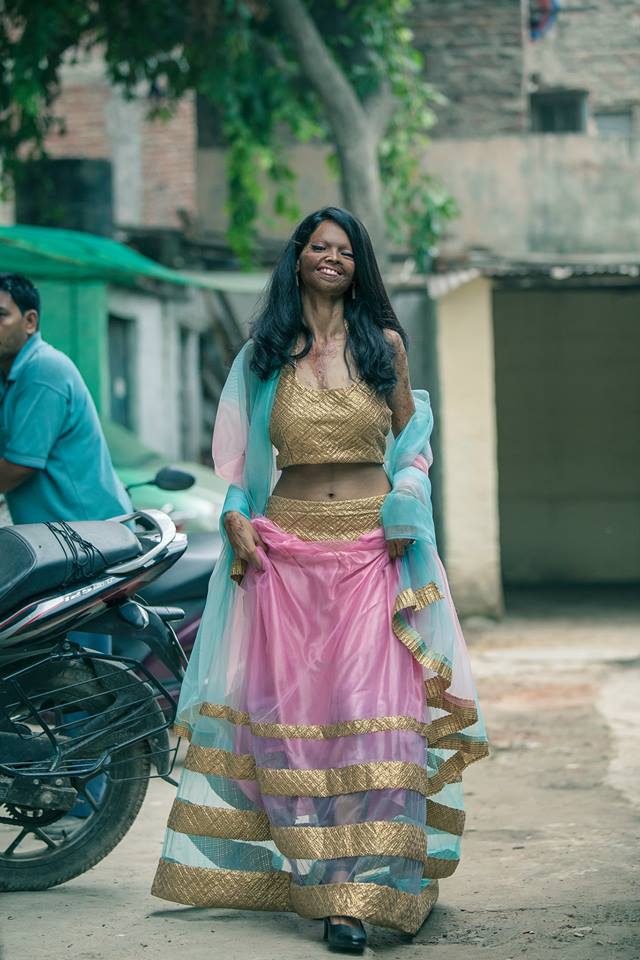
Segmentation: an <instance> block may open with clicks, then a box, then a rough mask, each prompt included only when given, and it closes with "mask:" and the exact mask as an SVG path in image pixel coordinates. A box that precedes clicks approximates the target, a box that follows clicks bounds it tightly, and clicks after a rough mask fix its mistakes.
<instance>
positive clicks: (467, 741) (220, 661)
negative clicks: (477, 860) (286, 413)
mask: <svg viewBox="0 0 640 960" xmlns="http://www.w3.org/2000/svg"><path fill="white" fill-rule="evenodd" d="M251 351H252V343H251V341H250V342H249V343H247V344H246V345H245V347H243V349H242V350H241V351H240V353H239V354H238V356H237V357H236V359H235V361H234V363H233V366H232V369H231V371H230V374H229V377H228V379H227V382H226V384H225V386H224V389H223V392H222V395H221V399H220V404H219V409H218V415H217V418H216V426H215V430H214V437H213V458H214V464H215V469H216V472H217V473H218V475H219V476H221V477H223V478H224V479H226V480H227V481H228V482H229V484H230V486H229V490H228V494H227V498H226V500H225V504H224V507H223V516H224V513H227V512H228V511H231V510H237V511H239V512H240V513H242V514H243V515H244V516H246V517H248V518H251V517H256V516H261V515H263V514H264V512H265V508H266V504H267V500H268V498H269V495H270V493H271V491H272V490H273V488H274V486H275V483H276V481H277V478H278V473H277V469H276V465H275V451H274V448H273V445H272V443H271V439H270V434H269V421H270V418H271V410H272V407H273V401H274V397H275V393H276V389H277V386H278V378H279V374H276V375H275V376H274V377H272V378H271V379H269V380H267V381H261V380H260V379H259V378H258V377H257V376H256V375H255V374H254V373H253V371H251V369H250V360H251ZM413 396H414V402H415V412H414V414H413V416H412V417H411V419H410V420H409V422H408V423H407V425H406V426H405V428H404V429H403V430H402V432H401V433H400V434H399V435H398V436H397V437H395V438H394V437H393V436H391V435H390V436H389V437H388V441H387V452H386V458H385V470H386V472H387V476H388V477H389V480H390V483H391V484H392V491H391V492H390V493H389V494H388V495H387V497H386V499H385V502H384V505H383V508H382V515H381V521H382V525H383V527H384V530H385V536H386V538H387V539H396V538H406V539H410V540H412V541H414V542H413V543H412V545H411V546H410V547H409V548H408V549H407V550H406V552H405V554H404V557H403V559H402V561H401V563H400V582H399V587H398V595H397V597H396V600H395V604H394V608H393V610H392V611H390V616H391V617H392V627H393V631H394V634H395V636H396V637H397V639H398V640H399V641H400V642H401V643H403V644H405V646H406V647H407V648H408V649H409V650H410V651H411V654H412V656H413V657H414V658H415V659H416V660H417V661H418V662H419V663H420V664H421V666H422V668H423V671H424V684H425V714H426V720H427V722H428V727H427V731H428V732H427V738H426V752H425V766H426V769H427V772H428V776H429V783H430V789H429V809H430V810H431V814H430V816H429V821H428V825H427V830H428V836H429V852H430V858H431V862H432V863H435V864H436V868H435V869H433V870H432V871H431V872H432V876H431V878H426V879H425V881H424V882H425V884H428V882H429V879H431V880H433V879H437V878H438V877H444V876H448V875H449V874H450V873H452V872H453V870H454V869H455V866H456V864H457V862H458V859H459V846H460V837H461V833H462V823H463V820H464V812H463V802H462V787H461V783H460V776H461V773H462V771H463V770H464V768H465V767H466V766H467V765H468V764H469V763H471V762H473V761H474V760H477V759H479V758H480V757H482V756H485V755H486V753H487V737H486V732H485V728H484V723H483V720H482V717H481V713H480V709H479V706H478V702H477V696H476V691H475V687H474V684H473V679H472V677H471V672H470V668H469V661H468V656H467V652H466V647H465V644H464V639H463V637H462V633H461V630H460V626H459V623H458V618H457V616H456V612H455V608H454V605H453V602H452V599H451V595H450V592H449V587H448V584H447V580H446V575H445V572H444V569H443V567H442V564H441V562H440V559H439V557H438V553H437V547H436V538H435V532H434V524H433V513H432V507H431V484H430V480H429V475H428V471H429V467H430V465H431V460H432V457H431V449H430V446H429V441H430V437H431V431H432V428H433V415H432V411H431V405H430V401H429V395H428V393H427V392H426V391H423V390H416V391H414V393H413ZM221 531H222V537H223V542H224V546H223V550H222V554H221V557H220V559H219V561H218V563H217V565H216V569H215V570H214V572H213V575H212V577H211V581H210V585H209V593H208V598H207V605H206V609H205V612H204V615H203V618H202V622H201V625H200V629H199V632H198V637H197V640H196V644H195V647H194V650H193V652H192V655H191V659H190V663H189V667H188V670H187V675H186V677H185V680H184V683H183V686H182V692H181V696H180V702H179V707H178V721H177V729H178V732H180V733H182V734H183V735H185V736H188V737H190V736H191V733H192V731H193V728H194V727H195V725H196V722H197V720H198V717H199V715H200V708H201V705H202V704H203V703H209V704H225V703H226V702H228V699H229V690H228V689H227V682H228V677H229V676H230V675H231V673H232V670H231V669H230V658H232V657H233V652H232V644H231V642H230V638H231V635H232V634H233V620H234V616H235V610H236V604H237V603H238V602H239V600H240V598H239V594H241V593H242V591H241V590H239V588H238V586H237V584H236V583H235V582H234V581H233V580H232V579H231V577H230V573H231V564H232V560H233V557H232V552H231V549H230V545H229V542H228V539H227V536H226V532H225V529H224V524H222V523H221Z"/></svg>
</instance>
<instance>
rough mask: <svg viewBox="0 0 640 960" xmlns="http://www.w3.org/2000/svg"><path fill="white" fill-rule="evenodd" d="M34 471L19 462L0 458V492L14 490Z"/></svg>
mask: <svg viewBox="0 0 640 960" xmlns="http://www.w3.org/2000/svg"><path fill="white" fill-rule="evenodd" d="M34 473H35V469H34V468H33V467H23V466H21V464H19V463H11V461H10V460H0V493H7V492H8V491H9V490H15V488H16V487H19V486H20V484H21V483H24V482H25V480H28V479H29V477H30V476H32V474H34Z"/></svg>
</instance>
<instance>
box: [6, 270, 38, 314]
mask: <svg viewBox="0 0 640 960" xmlns="http://www.w3.org/2000/svg"><path fill="white" fill-rule="evenodd" d="M0 290H3V291H4V293H8V294H9V296H10V297H11V299H12V300H13V302H14V303H15V305H16V306H17V308H18V310H19V311H20V313H26V312H27V310H35V311H36V312H37V314H38V317H40V294H39V293H38V291H37V289H36V287H34V285H33V284H32V283H31V280H28V279H27V277H23V276H22V274H21V273H0Z"/></svg>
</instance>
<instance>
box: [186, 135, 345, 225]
mask: <svg viewBox="0 0 640 960" xmlns="http://www.w3.org/2000/svg"><path fill="white" fill-rule="evenodd" d="M330 152H331V151H330V148H329V147H327V146H325V145H323V144H320V143H310V144H301V145H299V146H292V147H291V150H290V152H289V163H290V164H291V167H292V169H293V170H295V172H296V174H297V179H296V181H295V183H294V184H293V185H292V187H291V190H292V191H293V193H294V197H295V199H296V201H297V203H298V205H299V207H300V212H301V218H302V217H303V216H306V214H307V213H311V211H312V210H317V209H319V208H320V207H324V206H326V205H328V204H335V203H337V204H341V203H342V201H341V198H340V184H339V182H338V181H337V180H336V179H335V178H334V177H333V176H331V174H330V172H329V168H328V166H327V156H328V155H329V153H330ZM225 157H226V151H225V150H223V149H220V148H215V147H201V148H199V149H198V154H197V186H198V189H197V203H198V219H199V221H200V222H201V223H202V224H203V226H204V227H205V228H207V229H209V230H217V231H220V230H226V229H227V224H228V216H227V211H226V202H227V196H228V191H227V181H226V167H225ZM264 189H265V203H264V204H263V208H262V209H263V211H264V215H263V216H262V217H261V219H260V223H259V229H260V231H261V233H262V234H263V235H264V236H267V237H288V236H289V235H290V234H291V233H292V232H293V226H292V224H291V222H290V221H288V220H283V219H282V218H279V217H277V216H275V215H274V214H273V213H272V209H273V202H272V201H273V194H274V190H273V188H272V187H271V186H270V185H269V183H268V182H267V181H266V180H265V183H264Z"/></svg>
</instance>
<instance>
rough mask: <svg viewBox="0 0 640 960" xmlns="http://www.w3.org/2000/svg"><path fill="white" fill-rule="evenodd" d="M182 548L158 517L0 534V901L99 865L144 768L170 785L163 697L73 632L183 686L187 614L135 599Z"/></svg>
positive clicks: (130, 808) (169, 703)
mask: <svg viewBox="0 0 640 960" xmlns="http://www.w3.org/2000/svg"><path fill="white" fill-rule="evenodd" d="M176 482H177V481H176ZM136 524H137V526H134V525H136ZM186 548H187V538H186V536H185V535H184V534H180V533H177V532H176V528H175V525H174V523H173V521H172V520H171V519H170V517H168V516H167V515H166V514H164V513H162V512H161V511H157V510H146V511H136V512H135V513H132V514H128V515H126V516H124V517H117V518H114V519H112V520H105V521H96V522H89V521H83V522H78V523H43V524H26V525H22V526H14V527H5V528H3V529H0V891H16V890H43V889H46V888H48V887H51V886H55V885H57V884H60V883H64V882H65V881H67V880H70V879H71V878H73V877H76V876H78V875H79V874H81V873H84V872H85V871H86V870H88V869H90V867H92V866H93V865H94V864H96V863H98V862H99V861H100V860H102V859H103V858H104V857H106V856H107V854H108V853H109V852H110V851H111V850H112V849H113V848H114V847H115V846H116V844H117V843H119V841H120V840H121V839H122V837H123V836H124V835H125V834H126V832H127V831H128V830H129V828H130V826H131V825H132V823H133V822H134V820H135V818H136V815H137V813H138V811H139V809H140V807H141V805H142V802H143V800H144V797H145V794H146V791H147V786H148V782H149V778H150V777H151V775H152V770H151V767H152V764H153V766H154V767H155V770H156V776H159V777H161V778H162V779H164V780H166V781H168V782H169V783H172V784H173V785H175V781H174V780H173V778H172V777H171V772H172V769H173V763H174V760H175V752H176V749H177V748H176V747H175V746H173V747H172V745H171V743H170V740H169V734H168V731H169V728H170V727H171V726H172V724H173V721H174V719H175V709H176V708H175V700H174V697H173V695H172V691H171V690H170V689H168V686H167V684H166V683H165V682H164V681H163V680H162V679H159V678H158V676H157V675H155V673H154V671H153V670H152V669H149V666H148V665H147V663H146V662H145V658H142V659H141V658H140V657H133V656H128V655H124V654H122V653H118V652H114V653H113V654H106V653H98V652H96V651H95V650H92V649H91V647H90V643H87V642H86V639H85V640H84V641H83V643H82V644H81V643H79V642H77V641H76V640H74V632H76V631H80V630H81V631H82V635H83V637H84V638H86V635H87V633H95V634H100V635H103V636H104V635H110V636H111V637H112V638H113V642H114V646H116V647H117V645H118V644H122V645H123V647H124V648H125V649H126V648H127V647H128V645H130V644H132V643H138V644H139V646H140V648H141V649H142V650H143V651H145V652H146V651H147V650H150V651H151V652H152V654H153V657H154V658H155V659H154V663H158V664H161V665H162V668H163V670H164V672H165V674H166V676H167V677H169V678H170V679H171V681H172V684H173V685H174V686H175V687H176V688H177V687H179V684H180V681H181V679H182V676H183V669H184V666H185V665H186V658H185V656H184V653H183V651H182V649H181V647H180V643H179V641H178V639H177V637H176V634H175V632H174V629H173V626H172V624H173V623H175V622H177V621H179V620H180V619H181V618H182V617H183V610H182V609H180V608H177V607H170V606H167V605H160V606H154V605H153V604H151V603H149V602H145V601H143V600H141V599H140V597H139V594H140V593H143V592H144V591H145V588H147V587H148V585H149V584H150V583H151V582H152V581H153V580H155V579H156V578H158V577H160V575H161V574H164V573H165V572H166V571H167V570H169V569H170V568H171V567H172V566H173V565H174V564H175V563H176V562H177V561H178V559H179V558H180V557H181V556H182V555H183V554H184V553H185V550H186Z"/></svg>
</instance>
